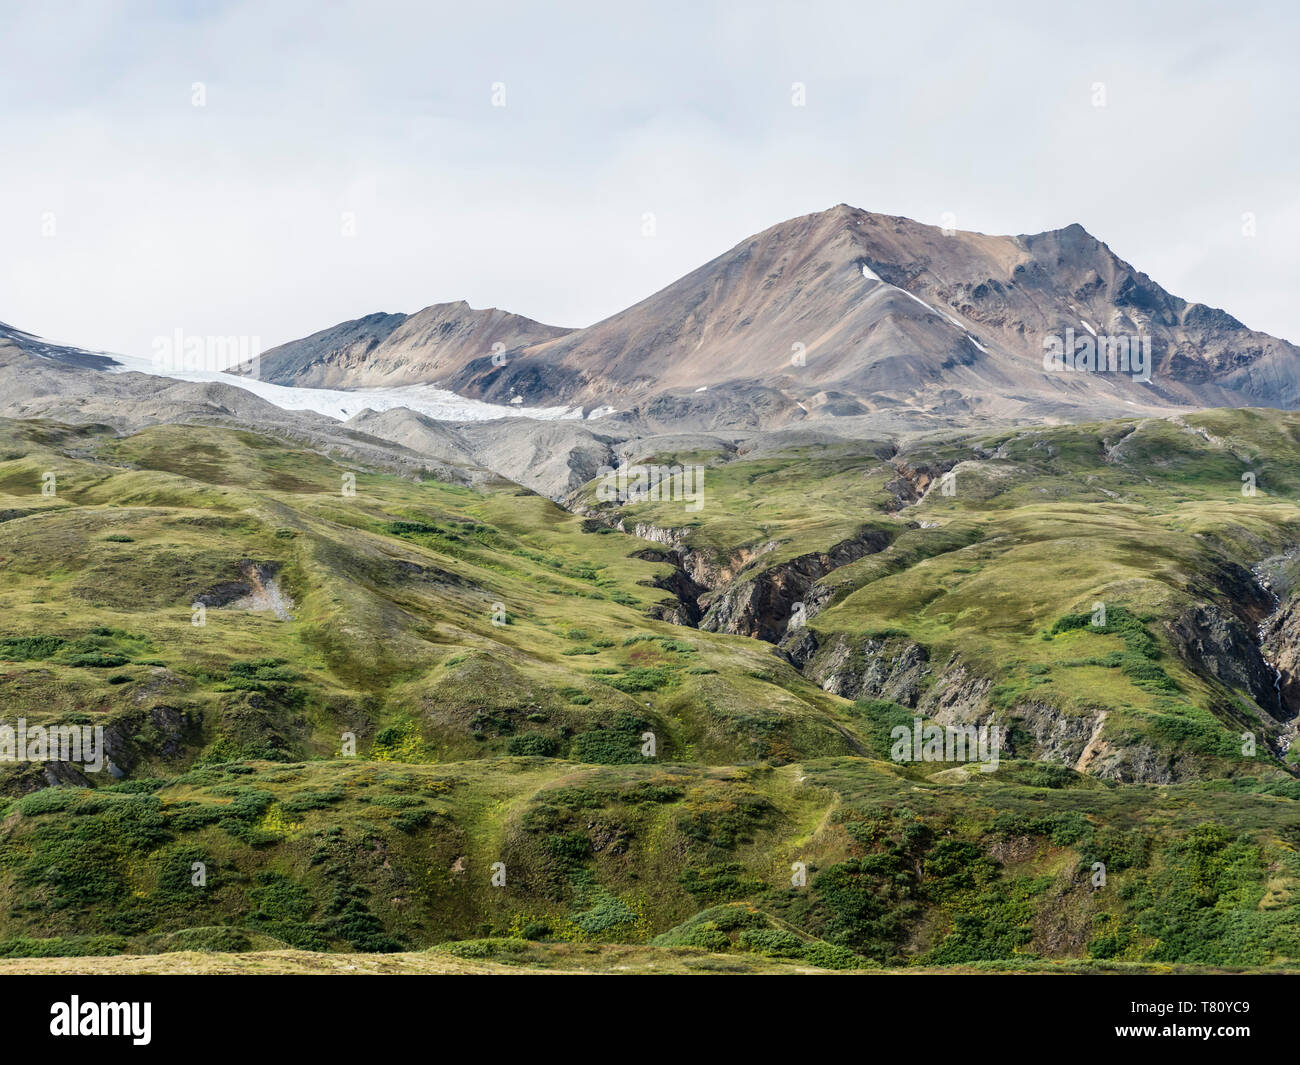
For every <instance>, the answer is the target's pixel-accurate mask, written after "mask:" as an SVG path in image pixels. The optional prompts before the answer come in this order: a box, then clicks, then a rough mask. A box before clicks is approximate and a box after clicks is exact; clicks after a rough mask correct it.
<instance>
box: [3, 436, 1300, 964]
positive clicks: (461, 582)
mask: <svg viewBox="0 0 1300 1065" xmlns="http://www.w3.org/2000/svg"><path fill="white" fill-rule="evenodd" d="M655 461H657V462H663V463H665V464H671V463H673V462H679V463H680V462H682V461H688V462H699V463H703V464H706V465H707V467H708V468H707V470H706V477H705V493H704V505H703V506H702V507H701V508H700V509H699V510H698V511H693V510H689V509H687V508H685V507H683V506H682V504H681V502H680V501H663V502H653V503H629V504H626V505H623V506H618V505H617V504H612V503H602V502H600V501H599V499H598V496H597V493H596V487H595V485H594V484H593V485H589V486H587V488H586V489H584V490H583V491H582V492H581V493H579V495H578V496H577V497H575V499H574V500H573V501H572V502H571V510H565V509H563V508H561V507H560V506H558V505H556V504H555V503H553V502H551V501H550V500H547V499H545V498H543V497H541V496H538V495H536V494H533V493H531V492H528V491H526V490H524V489H521V488H520V487H519V486H518V485H515V484H513V483H510V482H506V481H500V482H494V483H488V484H485V485H481V486H478V487H467V486H463V485H452V484H447V483H443V482H439V481H433V480H424V481H417V480H414V479H409V478H401V477H397V476H392V475H385V474H379V473H374V472H371V471H368V470H366V469H361V468H351V467H347V466H344V465H341V464H339V463H337V462H335V461H332V460H330V459H327V458H324V457H321V456H319V455H317V454H314V453H312V452H309V451H304V450H300V449H298V448H295V447H294V446H292V445H290V444H288V443H286V442H284V441H282V440H279V439H275V438H271V437H266V436H260V435H256V434H253V433H249V432H240V431H235V430H230V429H218V428H203V427H193V426H159V427H155V428H152V429H147V430H144V431H142V432H139V433H136V434H134V435H130V436H126V437H119V436H117V435H115V434H114V433H112V432H111V431H109V430H108V429H106V428H102V427H94V426H90V427H84V426H83V427H75V428H74V427H68V426H63V425H59V424H55V423H46V422H30V421H29V422H13V421H10V422H3V423H0V717H2V719H3V722H4V723H8V724H14V723H16V721H17V719H19V718H24V719H25V720H26V722H27V723H28V726H29V727H30V726H32V725H42V726H46V727H49V726H55V725H83V726H88V727H94V726H102V728H103V730H104V732H103V735H104V737H105V744H106V747H107V756H108V760H109V763H110V764H108V765H106V767H105V768H104V770H103V771H102V772H98V773H91V772H87V771H85V767H80V766H77V765H74V764H70V763H67V762H64V763H51V764H42V763H30V762H29V763H23V762H9V763H6V762H0V796H3V798H0V804H3V805H4V806H5V809H4V811H3V813H2V814H0V898H2V899H3V903H4V905H3V907H0V955H7V956H12V957H21V956H33V955H38V956H65V955H90V954H96V955H109V954H158V953H162V952H174V951H185V950H200V951H209V952H227V953H229V952H248V951H268V950H271V951H274V950H285V949H294V950H306V951H332V952H369V953H375V952H398V951H401V952H410V951H419V950H424V949H425V948H430V947H433V946H435V945H438V944H442V946H441V947H439V950H441V951H443V952H444V954H445V955H446V956H449V957H458V958H461V959H467V960H472V959H489V960H490V959H492V958H496V957H503V956H504V957H507V958H509V956H510V955H511V954H512V952H513V953H514V954H516V955H518V954H520V953H521V952H523V953H524V954H527V951H529V950H534V948H531V947H527V945H526V943H524V944H522V945H521V943H520V941H528V942H534V943H538V942H542V943H547V942H549V943H552V944H557V943H558V944H573V943H579V944H623V945H627V946H629V947H630V946H644V947H646V948H647V949H649V948H651V947H653V948H656V949H660V950H664V951H687V952H701V956H702V955H703V952H712V953H719V952H721V953H728V954H731V955H734V956H738V957H743V958H745V959H748V961H746V964H750V963H751V962H752V963H753V964H754V965H767V964H769V963H771V964H773V965H776V966H777V967H778V968H779V967H780V966H781V965H785V964H798V965H802V966H811V967H816V968H826V969H837V970H838V969H852V968H860V967H865V968H871V967H881V966H886V967H897V966H909V965H915V966H954V965H970V964H981V965H983V964H988V965H999V964H1008V965H1032V964H1035V963H1036V962H1035V959H1048V960H1062V959H1074V960H1076V961H1078V962H1079V963H1080V964H1098V965H1100V964H1116V963H1130V962H1131V963H1159V964H1169V965H1174V964H1178V965H1198V966H1251V967H1255V966H1286V965H1290V964H1294V963H1295V962H1296V961H1297V960H1300V901H1298V900H1297V898H1296V892H1297V886H1298V885H1300V857H1298V856H1297V850H1296V848H1297V846H1298V845H1300V828H1298V827H1297V826H1300V817H1297V814H1298V813H1300V779H1297V769H1296V764H1295V759H1296V752H1295V751H1294V750H1293V749H1292V748H1291V739H1292V737H1293V735H1294V731H1295V708H1294V707H1293V706H1292V705H1291V703H1290V694H1289V685H1290V681H1291V673H1290V668H1289V665H1290V663H1291V662H1292V657H1291V656H1292V654H1293V653H1300V633H1293V632H1292V628H1291V624H1290V619H1289V613H1288V607H1289V604H1290V586H1291V571H1292V568H1293V563H1292V553H1293V552H1294V550H1295V548H1296V547H1297V545H1298V543H1300V507H1297V505H1296V504H1295V503H1294V502H1293V501H1292V498H1293V497H1294V495H1295V493H1296V491H1297V489H1300V416H1297V415H1289V414H1281V413H1277V412H1266V411H1216V412H1212V413H1207V414H1200V415H1195V416H1187V417H1184V418H1171V419H1155V420H1145V421H1136V420H1134V421H1125V422H1111V423H1106V424H1099V425H1088V426H1070V427H1055V428H1041V429H1030V430H1026V429H1019V430H1008V431H1005V432H1002V433H993V434H975V435H971V434H967V435H957V436H947V437H942V438H940V437H934V438H926V439H919V440H916V441H913V442H911V443H906V444H904V445H902V446H901V447H899V446H896V445H893V444H890V443H888V442H881V441H861V442H848V441H846V442H843V443H841V444H836V445H831V446H828V447H819V448H817V449H810V448H807V447H798V446H791V447H789V448H788V449H785V450H781V449H773V448H769V449H767V450H766V451H764V452H763V453H762V454H752V455H746V454H744V453H743V449H742V451H741V452H740V453H721V452H719V453H717V454H712V453H696V454H692V455H664V456H659V457H657V458H656V459H655ZM1243 475H1249V476H1247V477H1246V478H1245V480H1243ZM43 489H44V491H43ZM1243 489H1246V490H1247V491H1243ZM638 533H639V534H640V535H637V534H638ZM1099 607H1100V608H1101V612H1102V613H1104V619H1103V618H1102V617H1101V614H1099V612H1098V608H1099ZM670 619H675V620H677V621H679V622H680V621H687V622H694V624H673V623H671V620H670ZM1278 670H1280V671H1281V675H1280V677H1279V675H1278V672H1277V671H1278ZM1279 692H1280V694H1279ZM917 718H920V719H922V720H923V722H925V723H928V724H936V723H937V724H939V725H941V726H966V725H970V726H977V727H979V726H990V725H996V726H997V727H998V728H1000V729H1002V730H1004V733H1003V734H1004V737H1005V743H1004V746H1003V749H1002V755H1001V759H1000V761H999V763H998V765H997V767H996V770H995V771H990V772H981V771H980V768H978V767H975V766H971V765H965V764H950V763H938V764H936V763H932V762H919V763H912V764H900V763H898V762H895V761H893V760H891V757H890V756H891V747H892V742H891V729H893V728H895V727H896V726H900V725H903V726H906V727H909V728H910V727H911V725H912V723H913V721H914V719H917ZM1247 735H1248V736H1249V737H1250V743H1247V742H1246V741H1245V739H1244V737H1245V736H1247ZM1247 748H1250V750H1249V753H1247ZM983 768H985V769H989V768H991V767H989V766H985V767H983ZM1096 863H1103V864H1104V866H1105V874H1106V875H1105V883H1104V884H1100V883H1095V881H1096V879H1097V877H1096V868H1097V867H1096ZM796 866H800V867H802V869H803V870H804V876H805V878H806V879H805V881H804V882H803V883H801V884H800V885H798V886H795V885H793V884H792V877H794V878H796V879H798V877H799V874H798V873H797V872H796V869H795V867H796ZM199 869H201V870H202V875H201V877H200V879H202V881H203V883H202V884H201V885H200V884H196V883H195V877H196V876H198V875H199V874H198V870H199ZM494 876H495V878H496V879H497V880H498V881H499V880H501V879H502V877H504V883H503V884H500V885H499V886H497V885H494V884H493V882H492V881H493V878H494ZM536 949H542V948H536ZM529 956H530V957H531V955H529ZM664 956H666V955H664ZM685 956H688V957H695V956H696V955H695V954H694V953H688V955H685ZM557 964H558V963H557Z"/></svg>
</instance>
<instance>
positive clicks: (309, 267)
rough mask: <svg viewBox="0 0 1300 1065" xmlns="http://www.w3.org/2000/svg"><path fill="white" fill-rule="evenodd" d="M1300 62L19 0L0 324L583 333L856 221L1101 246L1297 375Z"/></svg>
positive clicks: (672, 19)
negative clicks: (658, 294) (637, 305)
mask: <svg viewBox="0 0 1300 1065" xmlns="http://www.w3.org/2000/svg"><path fill="white" fill-rule="evenodd" d="M1298 31H1300V13H1298V9H1297V6H1296V5H1294V4H1291V3H1285V2H1277V3H1251V2H1238V3H1234V4H1230V5H1229V4H1205V3H1196V2H1185V3H1179V4H1168V3H1157V2H1153V0H1147V2H1142V0H1137V2H1132V0H1130V2H1125V3H1111V2H1098V3H1090V4H1086V5H1082V4H1080V5H1062V4H1051V5H1046V4H1042V3H1041V2H1032V3H997V2H990V3H978V4H976V3H968V2H961V3H947V2H944V3H924V2H921V3H918V2H912V3H907V4H904V3H898V2H897V0H893V2H890V3H875V2H862V0H857V2H845V3H815V2H814V3H793V2H788V3H766V4H764V3H743V4H742V3H709V2H707V0H690V2H685V3H679V2H674V0H655V2H653V3H644V4H635V3H618V4H611V3H608V2H607V0H606V2H600V3H590V4H566V3H560V2H554V3H548V4H531V5H525V4H518V5H516V4H513V3H507V2H502V0H493V2H491V3H482V2H461V3H456V4H446V3H436V2H435V3H415V2H410V3H395V2H385V0H365V2H357V3H337V4H330V5H326V4H320V3H308V2H305V0H302V2H299V0H257V2H246V3H245V2H217V0H210V2H206V3H204V2H197V3H196V2H189V3H174V4H169V3H126V2H121V3H113V2H103V0H100V2H86V3H60V2H58V0H53V2H44V3H23V2H14V0H6V2H5V3H4V6H3V8H0V39H3V40H4V42H5V46H6V47H5V54H6V61H5V63H4V64H3V65H2V66H0V122H2V126H0V128H2V129H3V137H4V142H3V143H4V156H3V163H2V164H0V320H3V321H7V322H9V323H10V324H12V325H15V326H17V327H19V328H22V329H26V330H29V331H32V332H36V333H39V334H42V335H44V336H47V337H49V338H51V339H53V340H58V341H64V342H69V343H74V344H79V345H82V346H86V347H92V348H102V349H106V350H114V351H122V352H126V353H132V354H141V355H147V354H148V353H149V351H150V345H151V341H152V339H153V337H155V336H157V335H159V334H170V333H171V332H172V331H173V330H175V329H177V328H180V329H183V330H184V331H185V332H187V333H191V334H244V335H256V336H259V337H261V339H262V342H263V345H264V346H265V347H269V346H271V345H273V344H276V343H279V342H281V341H284V340H288V339H291V338H293V337H296V336H301V335H304V334H306V333H309V332H313V331H315V330H317V329H321V328H324V327H325V326H327V325H331V324H333V323H335V322H338V321H341V320H343V319H347V318H354V317H357V316H359V315H362V314H367V313H369V312H372V311H380V310H383V311H408V312H409V311H414V310H416V309H418V308H420V307H423V306H426V305H428V304H430V303H438V302H443V301H447V300H455V299H467V300H468V301H469V302H470V303H471V304H473V305H474V306H476V307H482V306H498V307H503V308H506V309H509V310H512V311H516V312H519V313H521V314H526V315H529V316H531V317H534V318H538V319H540V320H542V321H545V322H550V323H553V324H556V325H571V326H580V325H587V324H590V323H591V322H593V321H596V320H598V319H600V318H602V317H605V316H606V315H609V314H611V313H613V312H615V311H617V310H620V309H621V308H623V307H625V306H627V305H628V304H630V303H633V302H635V301H637V300H639V299H641V298H643V297H645V296H647V295H649V294H650V293H651V292H653V291H655V290H656V289H658V288H661V287H662V286H663V285H665V284H668V283H669V282H671V281H673V280H674V279H676V278H677V277H679V276H681V275H682V274H684V273H686V272H688V271H689V270H691V269H693V268H695V267H696V266H698V265H700V264H701V263H703V262H705V261H707V260H708V259H710V258H712V257H713V256H715V255H717V254H720V253H721V252H723V251H725V250H726V249H728V248H729V247H731V246H732V245H734V244H736V243H738V242H739V241H741V240H742V239H744V238H745V237H746V236H748V235H750V234H751V233H754V232H757V231H758V230H761V229H764V228H766V227H767V226H770V225H772V224H774V223H776V222H778V221H781V220H783V219H785V218H788V217H791V216H794V215H798V214H803V213H806V212H809V211H815V210H821V209H824V208H826V207H830V206H832V205H833V204H836V203H839V202H842V201H843V202H847V203H850V204H853V205H855V206H858V207H863V208H866V209H868V210H875V211H884V212H889V213H895V214H903V215H908V216H910V217H913V218H916V219H919V220H921V221H924V222H931V223H934V224H939V223H940V221H941V219H942V218H943V215H944V213H945V212H952V214H953V215H954V216H955V217H956V224H957V226H958V227H959V228H962V229H976V230H981V231H984V232H991V233H1022V232H1037V231H1039V230H1043V229H1050V228H1055V227H1059V226H1064V225H1068V224H1069V223H1071V222H1076V221H1077V222H1081V223H1082V224H1083V225H1084V226H1086V227H1087V228H1088V229H1089V230H1090V231H1091V232H1092V233H1093V234H1094V235H1096V236H1097V237H1099V238H1100V239H1102V240H1104V241H1106V242H1107V243H1108V244H1109V245H1110V246H1111V248H1112V249H1113V250H1114V251H1115V252H1116V253H1117V254H1119V255H1120V256H1121V257H1123V258H1125V259H1127V260H1128V261H1129V262H1131V263H1133V264H1134V265H1135V266H1136V267H1138V268H1139V269H1141V270H1145V271H1146V272H1147V273H1149V274H1151V276H1152V277H1153V278H1155V280H1156V281H1158V282H1160V283H1161V284H1163V285H1164V286H1165V287H1166V288H1168V289H1170V290H1171V291H1173V292H1174V293H1176V294H1178V295H1180V296H1183V297H1185V298H1187V299H1192V300H1199V301H1202V302H1205V303H1209V304H1212V305H1214V306H1219V307H1223V308H1225V309H1226V310H1228V311H1229V312H1230V313H1232V314H1234V315H1236V316H1237V317H1238V318H1240V319H1241V320H1242V321H1244V322H1246V323H1247V324H1248V325H1251V326H1253V327H1255V328H1259V329H1264V330H1267V331H1269V332H1273V333H1276V334H1279V335H1282V336H1286V337H1288V338H1289V339H1291V340H1293V341H1298V342H1300V300H1298V299H1297V298H1296V293H1297V291H1298V290H1300V263H1297V257H1296V254H1295V249H1296V247H1297V240H1298V238H1300V188H1298V186H1297V175H1298V174H1300V137H1298V136H1297V130H1300V121H1298V119H1300V113H1298V112H1300V106H1298V102H1297V90H1296V88H1295V79H1294V69H1295V67H1294V48H1295V41H1296V40H1297V36H1298ZM196 82H200V83H202V84H203V86H204V87H205V91H206V106H203V107H195V106H193V104H192V99H193V89H192V86H193V85H194V83H196ZM795 82H801V83H803V84H804V85H805V86H806V106H803V107H795V106H792V85H793V83H795ZM1099 82H1100V83H1103V84H1104V86H1105V106H1104V107H1098V106H1094V95H1095V90H1094V85H1095V84H1096V83H1099ZM494 83H504V86H505V106H504V107H495V106H493V99H492V95H493V85H494ZM343 212H353V213H354V215H355V218H356V227H357V228H356V235H355V236H354V237H350V238H349V237H345V236H343V235H342V233H341V215H342V214H343ZM647 212H649V213H653V215H654V216H655V235H654V236H653V237H644V236H642V220H643V215H645V214H646V213H647ZM1247 212H1249V213H1252V214H1253V215H1254V216H1255V219H1256V223H1255V226H1256V235H1255V236H1253V237H1248V236H1244V235H1243V232H1242V229H1243V223H1242V217H1243V215H1244V214H1246V213H1247ZM51 219H52V223H53V235H47V234H48V233H49V231H50V222H51Z"/></svg>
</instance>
